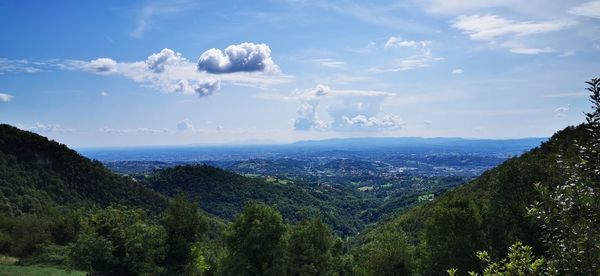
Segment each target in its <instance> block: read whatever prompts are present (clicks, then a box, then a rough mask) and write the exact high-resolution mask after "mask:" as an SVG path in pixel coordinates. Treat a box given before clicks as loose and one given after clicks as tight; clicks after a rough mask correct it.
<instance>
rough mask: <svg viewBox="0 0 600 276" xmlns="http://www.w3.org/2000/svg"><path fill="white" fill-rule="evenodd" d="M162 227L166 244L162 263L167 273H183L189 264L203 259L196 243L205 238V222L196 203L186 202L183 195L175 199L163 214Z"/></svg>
mask: <svg viewBox="0 0 600 276" xmlns="http://www.w3.org/2000/svg"><path fill="white" fill-rule="evenodd" d="M163 225H164V228H165V230H166V232H167V244H168V250H167V256H166V258H165V261H164V263H165V265H166V266H167V267H168V268H169V273H171V274H181V273H184V272H185V271H186V267H187V266H188V264H189V263H195V264H196V263H197V261H198V258H201V259H203V256H202V255H198V254H199V247H198V246H197V245H196V243H198V242H200V241H201V240H203V239H205V238H206V231H207V221H206V218H205V217H204V215H203V214H202V213H200V209H199V207H198V203H194V202H188V200H187V198H186V196H185V195H183V194H181V195H179V196H177V197H175V199H173V200H172V202H171V205H170V206H169V208H167V210H166V211H165V213H164V219H163ZM194 250H195V251H194ZM190 269H191V268H190Z"/></svg>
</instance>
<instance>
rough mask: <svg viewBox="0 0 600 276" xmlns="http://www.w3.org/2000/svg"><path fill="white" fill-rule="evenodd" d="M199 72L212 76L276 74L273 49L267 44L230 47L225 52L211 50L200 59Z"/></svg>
mask: <svg viewBox="0 0 600 276" xmlns="http://www.w3.org/2000/svg"><path fill="white" fill-rule="evenodd" d="M198 70H199V71H205V72H208V73H212V74H224V73H235V72H276V71H277V70H278V69H277V65H275V62H273V59H272V58H271V48H269V46H268V45H266V44H254V43H247V42H246V43H242V44H238V45H230V46H228V47H227V48H225V51H221V50H219V49H215V48H213V49H210V50H207V51H206V52H204V53H202V55H201V56H200V59H198Z"/></svg>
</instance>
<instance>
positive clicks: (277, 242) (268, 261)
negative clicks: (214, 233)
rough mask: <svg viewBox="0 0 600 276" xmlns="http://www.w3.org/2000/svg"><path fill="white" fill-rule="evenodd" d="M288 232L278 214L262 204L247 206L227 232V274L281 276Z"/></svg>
mask: <svg viewBox="0 0 600 276" xmlns="http://www.w3.org/2000/svg"><path fill="white" fill-rule="evenodd" d="M285 231H286V227H285V225H284V224H283V219H282V218H281V214H280V213H279V212H278V211H276V210H275V209H273V208H271V207H269V206H268V205H265V204H262V203H250V204H248V205H246V207H245V208H244V210H243V211H242V213H240V214H238V215H237V216H236V218H235V220H234V221H233V224H231V226H230V227H229V229H227V231H226V233H225V244H226V246H227V248H228V249H229V255H228V256H227V257H226V259H225V260H224V262H225V264H224V268H225V274H227V275H281V274H282V269H283V268H282V261H283V259H282V257H283V253H284V250H283V249H284V247H283V235H284V234H285Z"/></svg>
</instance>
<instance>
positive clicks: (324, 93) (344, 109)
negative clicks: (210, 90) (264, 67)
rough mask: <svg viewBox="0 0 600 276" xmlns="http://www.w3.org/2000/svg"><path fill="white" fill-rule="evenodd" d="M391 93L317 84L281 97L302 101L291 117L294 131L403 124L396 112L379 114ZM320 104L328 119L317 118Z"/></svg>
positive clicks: (386, 126) (335, 129) (361, 128)
mask: <svg viewBox="0 0 600 276" xmlns="http://www.w3.org/2000/svg"><path fill="white" fill-rule="evenodd" d="M392 96H394V94H393V93H388V92H381V91H370V90H336V89H332V88H330V87H328V86H326V85H321V84H319V85H317V86H316V87H315V88H313V89H309V90H305V91H300V92H295V93H292V95H291V96H289V97H286V98H283V99H284V100H299V101H301V105H300V106H299V107H298V110H297V111H296V118H295V119H294V128H295V129H296V130H332V131H378V130H386V129H388V130H389V129H398V128H400V127H401V126H402V125H403V122H402V120H401V119H400V118H399V117H397V116H395V115H391V114H386V115H384V116H380V113H381V105H382V102H383V101H384V100H386V99H387V98H390V97H392ZM321 105H322V106H323V107H322V109H323V110H326V112H327V115H328V117H330V118H331V119H332V121H331V122H326V121H325V120H322V119H320V118H319V116H318V114H317V113H318V110H317V108H318V107H319V106H321Z"/></svg>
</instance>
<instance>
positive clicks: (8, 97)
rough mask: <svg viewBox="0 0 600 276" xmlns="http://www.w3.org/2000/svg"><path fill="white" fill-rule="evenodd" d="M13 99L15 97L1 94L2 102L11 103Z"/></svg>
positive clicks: (0, 100) (0, 99)
mask: <svg viewBox="0 0 600 276" xmlns="http://www.w3.org/2000/svg"><path fill="white" fill-rule="evenodd" d="M13 98H14V97H13V95H10V94H6V93H0V102H3V103H7V102H10V101H11V100H12V99H13Z"/></svg>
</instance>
